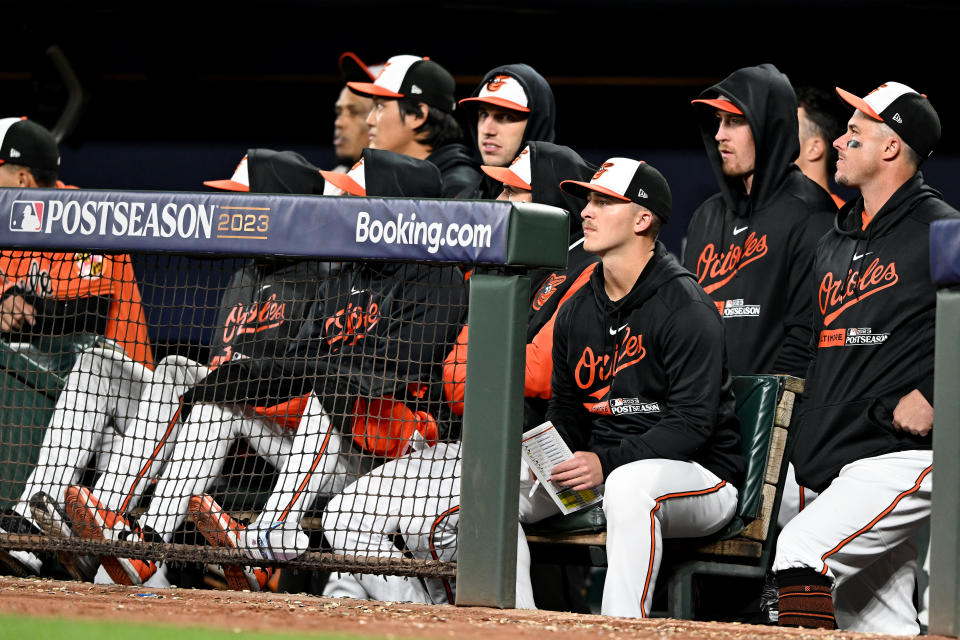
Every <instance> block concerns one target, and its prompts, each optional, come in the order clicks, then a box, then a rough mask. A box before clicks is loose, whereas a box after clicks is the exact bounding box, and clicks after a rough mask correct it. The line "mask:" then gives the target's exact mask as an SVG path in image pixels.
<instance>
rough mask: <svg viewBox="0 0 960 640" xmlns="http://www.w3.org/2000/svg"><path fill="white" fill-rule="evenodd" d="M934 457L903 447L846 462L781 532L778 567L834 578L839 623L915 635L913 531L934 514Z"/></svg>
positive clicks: (848, 627) (845, 626) (846, 627)
mask: <svg viewBox="0 0 960 640" xmlns="http://www.w3.org/2000/svg"><path fill="white" fill-rule="evenodd" d="M932 461H933V456H932V452H931V451H901V452H897V453H888V454H884V455H881V456H875V457H872V458H864V459H862V460H857V461H855V462H851V463H850V464H848V465H846V466H844V467H843V468H842V469H841V470H840V474H839V475H838V476H837V478H836V479H835V480H834V481H833V482H832V483H831V484H830V486H829V487H827V488H826V489H825V490H824V491H823V492H822V493H821V494H820V495H819V496H818V497H817V499H816V500H814V501H813V502H812V503H811V504H808V505H807V506H806V508H805V509H804V510H803V511H801V512H800V514H799V515H797V517H795V518H794V519H793V520H791V521H790V522H789V523H788V524H787V526H786V528H785V529H784V530H783V532H782V533H781V534H780V538H779V540H778V542H777V556H776V560H775V562H774V566H773V569H774V571H784V570H787V569H797V568H808V569H813V570H814V571H817V572H819V573H820V574H821V575H824V576H826V577H828V578H830V579H832V580H833V606H834V615H835V616H836V620H837V625H838V626H839V627H840V628H841V629H844V630H849V631H862V632H876V633H886V634H894V635H916V634H917V633H918V632H919V625H918V624H917V610H916V607H915V606H914V603H913V592H914V587H915V582H916V576H915V573H916V564H917V563H916V559H917V550H916V545H915V544H914V539H915V536H916V532H917V529H918V528H919V527H920V526H922V525H923V524H924V523H925V522H926V521H927V519H928V518H929V517H930V491H931V489H932V485H933V464H932Z"/></svg>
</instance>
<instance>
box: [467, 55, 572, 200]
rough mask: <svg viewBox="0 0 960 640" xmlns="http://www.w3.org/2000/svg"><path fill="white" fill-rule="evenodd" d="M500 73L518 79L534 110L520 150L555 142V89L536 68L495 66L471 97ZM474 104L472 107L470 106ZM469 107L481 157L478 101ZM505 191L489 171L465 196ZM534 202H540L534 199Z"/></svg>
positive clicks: (470, 133) (470, 124)
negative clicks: (489, 174) (530, 145)
mask: <svg viewBox="0 0 960 640" xmlns="http://www.w3.org/2000/svg"><path fill="white" fill-rule="evenodd" d="M499 75H508V76H512V77H514V78H516V79H517V82H518V83H519V84H520V86H521V87H523V91H524V92H525V93H526V94H527V107H528V108H529V109H530V112H529V113H528V114H526V115H527V126H526V128H525V129H524V130H523V138H522V139H521V140H520V146H519V147H517V151H516V152H517V153H520V151H522V150H523V148H524V147H525V146H526V145H527V144H528V143H529V142H531V141H535V140H536V141H543V142H553V140H554V138H555V134H554V126H555V123H556V119H557V105H556V103H555V102H554V100H553V90H552V89H550V85H549V84H547V81H546V79H544V77H543V76H541V75H540V74H539V73H537V71H536V69H534V68H533V67H531V66H530V65H527V64H505V65H503V66H501V67H497V68H496V69H492V70H491V71H489V72H488V73H487V75H485V76H483V81H482V82H481V83H480V84H479V85H477V88H476V89H474V90H473V93H472V94H470V97H471V98H476V97H477V96H479V95H480V91H481V90H482V89H483V88H484V87H485V86H487V83H488V82H490V81H491V80H493V79H494V78H496V77H497V76H499ZM467 105H472V106H467ZM464 106H465V107H466V108H467V110H468V117H467V136H468V137H469V139H470V141H471V145H470V147H471V148H472V149H473V150H474V154H475V155H476V157H477V158H479V157H480V149H479V147H478V146H477V115H476V114H477V103H475V102H468V103H466V105H464ZM502 190H503V184H501V183H499V182H497V181H496V180H494V179H493V178H491V177H490V176H488V175H487V174H483V177H482V178H481V179H480V183H479V184H478V185H477V186H476V190H475V191H474V192H472V193H470V194H465V195H464V196H463V197H467V198H480V199H485V200H494V199H496V197H497V196H499V195H500V192H501V191H502ZM534 202H539V201H538V200H534Z"/></svg>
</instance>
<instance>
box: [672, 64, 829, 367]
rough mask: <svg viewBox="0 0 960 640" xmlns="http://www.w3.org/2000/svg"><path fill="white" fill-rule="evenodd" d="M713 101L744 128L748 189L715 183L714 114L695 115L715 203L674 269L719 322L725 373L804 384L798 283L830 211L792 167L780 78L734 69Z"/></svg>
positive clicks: (738, 183) (803, 317)
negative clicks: (733, 111) (752, 157)
mask: <svg viewBox="0 0 960 640" xmlns="http://www.w3.org/2000/svg"><path fill="white" fill-rule="evenodd" d="M718 93H720V94H722V95H724V96H726V97H727V98H728V99H729V100H730V101H731V102H733V103H734V104H736V105H737V106H738V107H739V108H740V109H741V110H742V111H743V113H744V116H745V118H746V119H747V122H748V123H749V124H750V129H751V131H752V133H753V139H754V145H755V149H756V161H755V170H754V174H753V184H752V188H751V191H750V194H749V195H748V194H747V193H746V192H745V191H744V187H743V180H742V179H741V178H728V177H726V176H725V175H724V174H723V171H722V169H721V166H722V162H721V159H720V153H719V151H718V150H717V142H716V140H715V139H714V136H715V135H716V132H717V119H716V117H715V115H714V111H713V110H712V109H707V108H705V107H697V109H698V113H699V115H700V116H701V134H702V136H703V143H704V146H705V147H706V149H707V157H708V158H709V160H710V164H711V166H712V168H713V172H714V174H715V175H716V177H717V182H718V183H719V185H720V193H718V194H716V195H714V196H712V197H711V198H709V199H708V200H707V201H706V202H704V203H703V204H702V205H700V207H699V208H698V209H697V210H696V212H695V213H694V214H693V219H692V220H691V221H690V226H689V228H688V230H687V242H686V247H685V249H684V254H683V255H684V258H683V265H684V266H685V267H686V268H687V269H689V270H690V271H692V272H693V273H695V274H696V275H697V281H698V282H699V283H700V285H701V286H702V287H703V288H704V290H705V291H706V292H707V293H708V294H709V295H710V297H711V298H713V300H714V302H715V303H716V305H717V310H718V311H719V312H720V314H721V315H722V316H723V317H724V318H725V324H726V336H727V338H726V340H727V353H728V354H729V358H730V370H731V372H733V373H734V374H735V375H740V374H754V373H789V374H792V375H795V376H803V375H804V374H805V372H806V368H807V365H808V364H809V362H810V358H811V357H812V354H811V353H810V349H809V342H810V317H811V313H810V307H809V304H808V298H807V286H808V280H807V278H808V277H809V273H810V268H811V266H812V264H813V253H814V249H815V247H816V243H817V240H818V239H819V238H820V236H822V235H823V234H824V233H826V232H827V231H828V230H829V228H830V225H831V223H832V220H833V218H834V217H835V212H836V206H835V205H834V203H833V200H831V198H830V195H829V194H828V193H827V192H826V191H824V190H823V189H822V188H821V187H820V186H819V185H817V184H816V183H815V182H813V181H812V180H810V179H809V178H807V177H806V176H804V175H803V173H802V172H801V171H800V169H799V168H798V167H797V166H796V165H795V164H794V160H795V159H796V157H797V155H799V153H800V147H799V142H798V139H797V126H798V125H797V100H796V95H795V94H794V91H793V87H792V86H791V85H790V82H789V80H788V79H787V77H786V76H785V75H783V74H782V73H780V72H779V71H777V69H776V67H774V66H773V65H769V64H765V65H761V66H759V67H749V68H746V69H740V70H739V71H736V72H734V73H733V74H731V75H730V76H729V77H728V78H726V79H725V80H723V81H722V82H720V83H719V84H716V85H714V86H712V87H710V88H709V89H707V90H706V91H704V92H703V94H701V97H708V98H713V97H716V95H717V94H718Z"/></svg>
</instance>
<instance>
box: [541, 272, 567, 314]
mask: <svg viewBox="0 0 960 640" xmlns="http://www.w3.org/2000/svg"><path fill="white" fill-rule="evenodd" d="M566 280H567V276H558V275H557V274H555V273H551V274H550V277H549V278H548V279H547V281H546V283H544V285H543V286H542V287H541V288H540V292H539V293H537V298H536V300H534V301H533V308H534V310H535V311H540V309H542V308H543V305H545V304H547V300H549V299H550V297H551V296H552V295H553V294H555V293H556V292H557V287H559V286H560V285H561V284H563V283H564V282H566Z"/></svg>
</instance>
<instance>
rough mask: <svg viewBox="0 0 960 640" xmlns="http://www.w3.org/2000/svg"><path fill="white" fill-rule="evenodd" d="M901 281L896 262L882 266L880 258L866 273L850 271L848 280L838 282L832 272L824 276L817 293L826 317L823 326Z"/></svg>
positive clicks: (821, 310) (864, 271)
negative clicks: (865, 299)
mask: <svg viewBox="0 0 960 640" xmlns="http://www.w3.org/2000/svg"><path fill="white" fill-rule="evenodd" d="M899 280H900V276H898V275H897V263H896V262H891V263H890V264H888V265H886V266H881V264H880V258H874V259H873V262H871V263H870V265H869V266H868V267H867V268H866V269H864V270H863V273H860V272H859V271H854V270H853V269H851V270H850V271H849V272H848V273H847V278H846V280H839V279H836V278H834V277H833V272H832V271H828V272H827V273H826V274H825V275H824V276H823V280H822V281H821V282H820V290H819V291H818V292H817V299H818V301H819V303H820V313H821V314H823V326H825V327H829V326H830V323H831V322H833V321H834V320H836V319H837V317H838V316H839V315H840V314H841V313H843V312H844V311H846V310H847V309H849V308H850V307H852V306H853V305H855V304H857V303H858V302H861V301H863V299H864V298H868V297H870V296H872V295H873V294H875V293H878V292H880V291H883V290H884V289H889V288H890V287H892V286H893V285H895V284H897V282H898V281H899ZM828 311H829V313H828Z"/></svg>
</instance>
